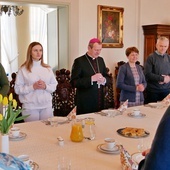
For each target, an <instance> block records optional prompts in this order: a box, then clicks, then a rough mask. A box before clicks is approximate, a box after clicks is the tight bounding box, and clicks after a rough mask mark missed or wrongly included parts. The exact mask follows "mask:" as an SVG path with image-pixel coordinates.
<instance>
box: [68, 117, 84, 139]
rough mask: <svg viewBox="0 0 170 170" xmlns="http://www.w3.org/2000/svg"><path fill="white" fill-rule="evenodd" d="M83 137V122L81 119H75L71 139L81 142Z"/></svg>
mask: <svg viewBox="0 0 170 170" xmlns="http://www.w3.org/2000/svg"><path fill="white" fill-rule="evenodd" d="M83 138H84V136H83V130H82V122H81V121H80V120H73V122H72V129H71V134H70V139H71V140H72V141H73V142H81V141H82V140H83Z"/></svg>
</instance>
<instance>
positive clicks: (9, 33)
mask: <svg viewBox="0 0 170 170" xmlns="http://www.w3.org/2000/svg"><path fill="white" fill-rule="evenodd" d="M2 35H3V36H2ZM1 63H2V65H3V66H4V68H5V71H6V73H8V74H9V75H11V73H12V72H16V71H17V70H18V46H17V31H16V17H15V16H13V15H11V16H8V15H7V14H6V15H5V14H3V15H2V16H1Z"/></svg>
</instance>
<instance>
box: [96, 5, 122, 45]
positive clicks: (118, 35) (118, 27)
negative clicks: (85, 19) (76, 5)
mask: <svg viewBox="0 0 170 170" xmlns="http://www.w3.org/2000/svg"><path fill="white" fill-rule="evenodd" d="M97 12H98V15H97V17H98V18H97V23H98V24H97V37H98V39H100V40H101V42H102V47H104V48H122V47H123V12H124V8H119V7H111V6H102V5H98V6H97Z"/></svg>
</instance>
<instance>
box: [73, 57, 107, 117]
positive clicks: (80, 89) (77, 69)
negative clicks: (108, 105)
mask: <svg viewBox="0 0 170 170" xmlns="http://www.w3.org/2000/svg"><path fill="white" fill-rule="evenodd" d="M89 59H90V58H89ZM97 60H98V64H99V69H100V73H101V74H102V75H103V76H104V77H105V78H106V82H108V81H109V78H108V75H107V70H106V66H105V63H104V60H103V58H102V57H98V58H97ZM94 74H95V73H94V70H93V69H92V67H91V65H90V64H89V61H88V60H87V58H86V55H83V56H81V57H78V58H76V59H75V60H74V64H73V66H72V71H71V84H72V85H73V87H75V88H76V106H77V114H84V113H92V112H97V111H99V110H100V108H99V107H98V106H99V105H98V97H101V106H102V107H101V108H103V104H104V96H103V91H102V90H103V86H102V85H101V87H100V90H99V89H98V85H97V82H93V85H92V83H91V76H92V75H94ZM99 94H100V95H99Z"/></svg>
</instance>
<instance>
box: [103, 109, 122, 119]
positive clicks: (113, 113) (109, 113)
mask: <svg viewBox="0 0 170 170" xmlns="http://www.w3.org/2000/svg"><path fill="white" fill-rule="evenodd" d="M101 112H102V113H104V114H105V115H106V116H110V117H113V116H116V115H117V114H119V113H120V112H119V111H118V110H116V109H106V110H102V111H101Z"/></svg>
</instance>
